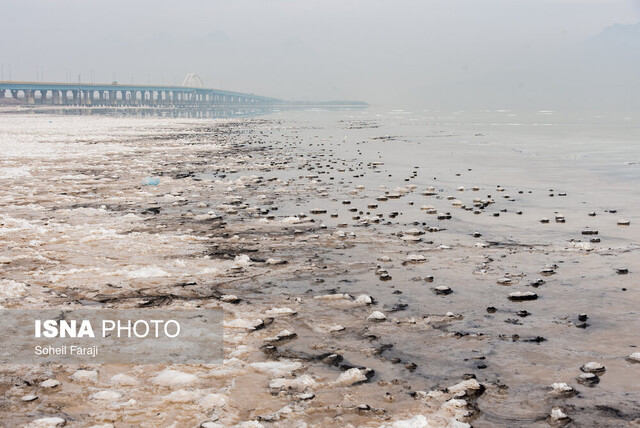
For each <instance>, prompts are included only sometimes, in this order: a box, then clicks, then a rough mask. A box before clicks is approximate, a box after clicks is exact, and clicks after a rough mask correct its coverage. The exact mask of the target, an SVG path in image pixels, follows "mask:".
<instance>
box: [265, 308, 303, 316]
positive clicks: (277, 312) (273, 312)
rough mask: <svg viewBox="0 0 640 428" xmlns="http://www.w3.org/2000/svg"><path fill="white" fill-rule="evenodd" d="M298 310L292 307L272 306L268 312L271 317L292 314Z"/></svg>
mask: <svg viewBox="0 0 640 428" xmlns="http://www.w3.org/2000/svg"><path fill="white" fill-rule="evenodd" d="M296 313H297V312H296V311H294V310H293V309H291V308H271V309H269V310H268V311H267V312H266V314H267V316H270V317H283V316H291V315H295V314H296Z"/></svg>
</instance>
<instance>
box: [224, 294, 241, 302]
mask: <svg viewBox="0 0 640 428" xmlns="http://www.w3.org/2000/svg"><path fill="white" fill-rule="evenodd" d="M220 301H221V302H225V303H233V304H238V303H240V298H239V297H238V296H236V295H235V294H224V295H222V296H220Z"/></svg>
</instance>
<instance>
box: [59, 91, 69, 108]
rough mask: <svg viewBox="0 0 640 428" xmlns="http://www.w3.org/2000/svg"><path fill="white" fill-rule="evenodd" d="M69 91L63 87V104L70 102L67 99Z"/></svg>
mask: <svg viewBox="0 0 640 428" xmlns="http://www.w3.org/2000/svg"><path fill="white" fill-rule="evenodd" d="M67 92H68V91H67V90H66V89H63V90H62V91H61V94H60V95H61V97H60V104H63V105H67V104H69V100H68V99H67V95H68V94H67Z"/></svg>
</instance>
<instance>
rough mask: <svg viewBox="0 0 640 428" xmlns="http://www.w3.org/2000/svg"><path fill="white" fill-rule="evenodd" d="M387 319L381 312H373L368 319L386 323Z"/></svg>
mask: <svg viewBox="0 0 640 428" xmlns="http://www.w3.org/2000/svg"><path fill="white" fill-rule="evenodd" d="M386 319H387V317H386V316H385V314H383V313H382V312H380V311H373V312H371V314H370V315H369V316H368V317H367V321H375V322H381V321H385V320H386Z"/></svg>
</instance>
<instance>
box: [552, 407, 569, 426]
mask: <svg viewBox="0 0 640 428" xmlns="http://www.w3.org/2000/svg"><path fill="white" fill-rule="evenodd" d="M549 418H550V419H551V422H552V423H555V424H559V425H565V424H568V423H569V422H571V418H569V416H567V415H566V414H565V413H564V412H563V411H562V409H561V408H559V407H554V408H553V409H552V410H551V415H550V416H549Z"/></svg>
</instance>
